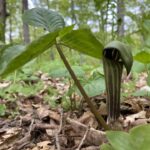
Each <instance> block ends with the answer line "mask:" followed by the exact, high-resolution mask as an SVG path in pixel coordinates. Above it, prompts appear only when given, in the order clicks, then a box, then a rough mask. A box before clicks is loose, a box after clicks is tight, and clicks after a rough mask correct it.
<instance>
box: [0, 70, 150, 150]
mask: <svg viewBox="0 0 150 150" xmlns="http://www.w3.org/2000/svg"><path fill="white" fill-rule="evenodd" d="M36 76H37V77H38V78H39V80H41V81H42V82H43V85H44V86H43V88H42V89H41V90H39V91H38V92H37V93H36V94H35V95H29V96H24V95H23V94H20V93H13V94H12V95H13V96H14V97H15V98H16V100H15V101H9V100H6V99H5V98H3V97H1V99H0V104H5V105H6V108H7V109H6V112H5V115H3V117H1V118H0V150H56V149H57V150H99V149H100V145H101V144H103V143H105V142H107V139H106V134H105V131H104V130H103V129H102V127H100V126H99V125H98V123H97V121H96V119H95V117H94V115H93V114H92V113H91V112H90V110H89V107H88V106H87V104H86V103H85V102H84V101H83V100H82V97H80V96H78V95H76V96H73V98H75V101H79V100H80V105H79V107H78V109H71V110H65V109H63V106H62V101H63V96H64V95H65V94H66V93H67V91H68V89H69V85H68V84H67V83H64V82H63V81H62V79H60V78H55V79H54V78H51V77H49V76H48V75H47V74H44V73H42V72H38V73H36ZM144 77H145V74H144V75H141V80H139V83H138V82H137V83H136V88H137V90H138V89H141V88H142V87H144V86H145V80H144V79H145V78H144ZM142 81H143V82H142ZM22 82H23V81H22ZM37 82H38V81H37ZM37 82H31V83H32V84H36V83H37ZM126 82H128V81H126ZM11 84H12V83H11V82H8V81H6V82H4V81H3V82H2V83H1V84H0V87H1V88H5V87H8V86H10V85H11ZM51 89H54V90H56V91H58V92H57V94H54V95H53V96H49V100H48V101H46V100H45V96H48V95H49V93H50V90H51ZM52 92H53V91H52ZM105 97H106V95H105V93H103V94H102V95H98V96H95V97H91V101H92V102H93V103H94V104H95V106H96V107H97V109H98V111H99V112H100V114H102V115H103V117H104V118H105V120H106V118H107V110H106V99H105ZM52 99H53V100H54V101H55V102H57V107H52V106H51V105H50V104H49V101H51V100H52ZM13 112H16V114H14V116H13ZM121 120H122V124H121V125H122V129H123V130H124V131H128V130H129V129H130V128H132V127H134V126H137V125H140V124H148V123H149V122H150V101H149V98H148V97H140V96H138V97H135V96H129V97H127V98H125V100H124V101H123V102H122V103H121Z"/></svg>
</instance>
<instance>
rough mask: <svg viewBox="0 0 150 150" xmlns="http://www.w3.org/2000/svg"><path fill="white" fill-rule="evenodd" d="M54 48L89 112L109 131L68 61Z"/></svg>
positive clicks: (58, 47) (58, 49)
mask: <svg viewBox="0 0 150 150" xmlns="http://www.w3.org/2000/svg"><path fill="white" fill-rule="evenodd" d="M56 48H57V51H58V53H59V55H60V57H61V59H62V60H63V62H64V64H65V66H66V68H67V70H68V71H69V73H70V75H71V77H72V79H73V80H74V82H75V84H76V86H77V87H78V89H79V91H80V92H81V94H82V96H83V97H84V99H85V100H86V102H87V103H88V105H89V107H90V109H91V112H92V113H93V114H94V115H95V117H96V119H97V121H98V123H99V124H101V125H102V127H103V128H104V129H105V130H109V129H110V127H109V126H108V125H107V124H106V122H105V120H104V119H103V117H102V116H101V115H100V114H99V112H98V111H97V109H96V108H95V106H94V105H93V104H92V102H91V100H90V98H89V97H88V95H87V94H86V92H85V90H84V89H83V87H82V85H81V84H80V82H79V80H78V79H77V77H76V75H75V73H74V71H73V70H72V68H71V66H70V65H69V63H68V61H67V60H66V57H65V56H64V54H63V52H62V48H61V47H60V45H59V44H56Z"/></svg>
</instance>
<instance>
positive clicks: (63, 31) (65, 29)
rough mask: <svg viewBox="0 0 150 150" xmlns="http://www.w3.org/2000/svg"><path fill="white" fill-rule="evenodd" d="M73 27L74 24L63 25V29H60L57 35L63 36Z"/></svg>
mask: <svg viewBox="0 0 150 150" xmlns="http://www.w3.org/2000/svg"><path fill="white" fill-rule="evenodd" d="M73 28H74V25H71V26H67V27H64V28H63V29H61V30H60V32H59V37H60V38H62V37H63V36H65V35H66V34H68V33H69V32H71V31H72V30H73Z"/></svg>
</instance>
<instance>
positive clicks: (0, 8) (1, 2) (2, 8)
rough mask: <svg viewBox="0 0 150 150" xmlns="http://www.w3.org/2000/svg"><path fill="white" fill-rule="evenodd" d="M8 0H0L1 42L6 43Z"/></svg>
mask: <svg viewBox="0 0 150 150" xmlns="http://www.w3.org/2000/svg"><path fill="white" fill-rule="evenodd" d="M6 17H7V13H6V0H0V41H3V42H5V26H6Z"/></svg>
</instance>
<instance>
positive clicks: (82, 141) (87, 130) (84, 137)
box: [76, 127, 90, 150]
mask: <svg viewBox="0 0 150 150" xmlns="http://www.w3.org/2000/svg"><path fill="white" fill-rule="evenodd" d="M89 131H90V128H89V127H87V129H86V131H85V134H84V136H83V138H82V140H81V142H80V144H79V146H78V148H77V149H76V150H80V149H81V147H82V145H83V143H84V141H85V139H86V137H87V135H88V133H89Z"/></svg>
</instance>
